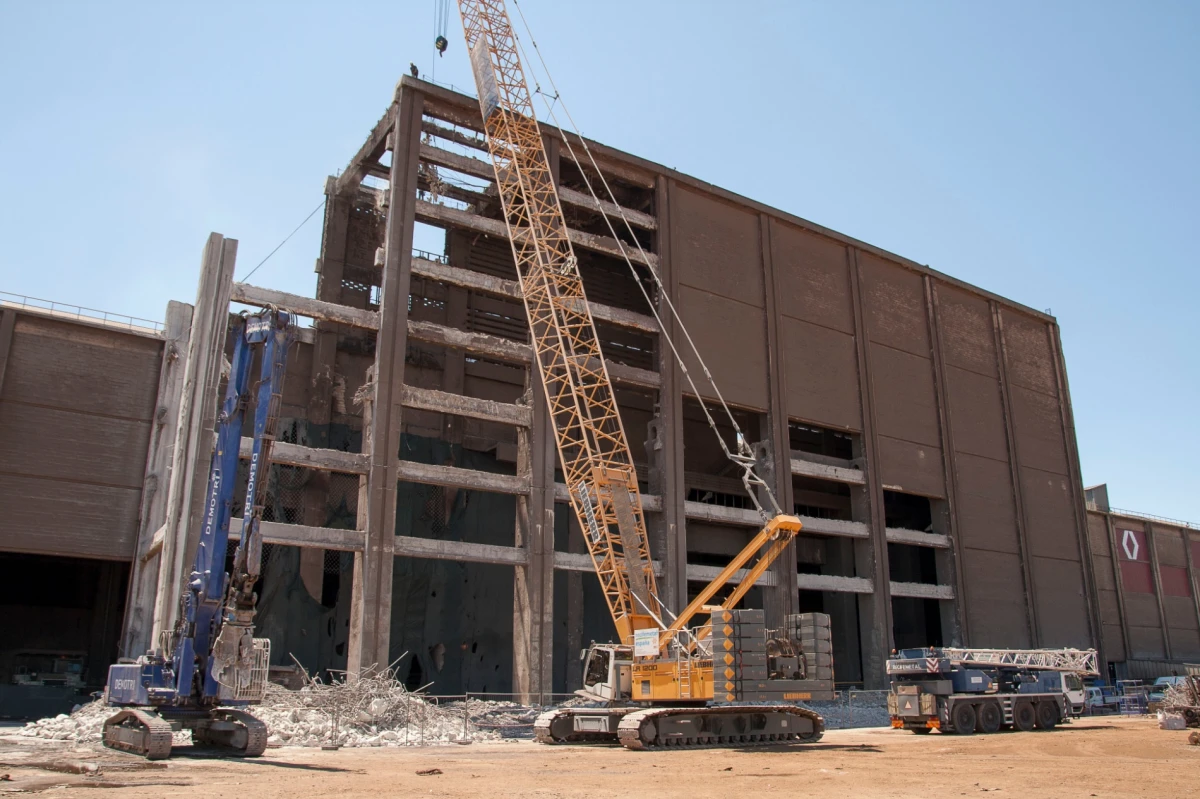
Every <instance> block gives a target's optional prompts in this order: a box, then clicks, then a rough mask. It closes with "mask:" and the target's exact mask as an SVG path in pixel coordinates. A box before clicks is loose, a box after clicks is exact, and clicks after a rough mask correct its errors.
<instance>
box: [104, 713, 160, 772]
mask: <svg viewBox="0 0 1200 799" xmlns="http://www.w3.org/2000/svg"><path fill="white" fill-rule="evenodd" d="M104 745H105V746H107V747H108V748H109V749H117V750H120V751H122V752H130V753H131V754H135V755H141V756H142V757H144V758H146V759H147V760H163V759H165V758H168V757H170V756H171V725H170V724H169V723H167V722H166V721H164V720H163V719H162V718H160V717H159V716H157V715H155V714H154V713H150V712H147V711H145V710H137V709H134V708H129V709H126V710H122V711H121V712H119V713H117V714H115V715H113V716H110V717H109V718H108V720H107V721H105V722H104Z"/></svg>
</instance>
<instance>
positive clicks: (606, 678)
mask: <svg viewBox="0 0 1200 799" xmlns="http://www.w3.org/2000/svg"><path fill="white" fill-rule="evenodd" d="M632 668H633V649H632V648H630V647H628V646H620V645H619V644H592V645H591V646H590V647H589V648H588V649H586V650H584V658H583V690H581V691H578V692H577V693H579V694H580V695H581V696H585V697H587V698H589V699H600V700H604V701H614V700H620V699H628V698H629V694H630V691H631V690H632V689H633V677H632Z"/></svg>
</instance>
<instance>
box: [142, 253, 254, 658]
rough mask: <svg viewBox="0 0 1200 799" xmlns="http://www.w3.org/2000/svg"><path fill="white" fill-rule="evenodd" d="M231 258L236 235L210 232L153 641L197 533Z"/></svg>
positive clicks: (178, 425) (168, 623)
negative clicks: (231, 237)
mask: <svg viewBox="0 0 1200 799" xmlns="http://www.w3.org/2000/svg"><path fill="white" fill-rule="evenodd" d="M236 261H237V241H236V240H235V239H227V238H225V237H224V236H222V235H221V234H220V233H211V234H209V237H208V242H207V244H205V246H204V259H203V262H202V265H201V269H200V281H199V285H198V286H197V289H196V305H195V309H194V310H193V312H192V328H191V336H190V337H189V339H188V346H187V360H186V361H185V364H184V372H183V386H182V388H181V389H180V396H181V399H180V402H179V414H178V416H177V417H176V418H175V420H174V424H175V433H174V440H175V450H174V452H173V453H172V457H171V465H170V467H169V474H170V486H169V487H168V489H167V509H166V516H165V522H164V524H165V527H164V530H163V542H162V553H161V556H160V560H159V563H160V567H159V571H158V586H157V591H156V596H155V601H154V624H153V628H152V630H153V631H152V633H151V637H150V641H151V645H152V646H153V645H156V644H157V643H158V641H159V640H160V635H161V633H162V632H163V631H164V630H170V629H171V628H172V627H174V626H175V617H176V614H177V612H178V608H179V592H180V589H181V588H182V585H183V579H184V576H185V570H186V567H185V565H184V564H185V563H187V558H188V555H189V554H190V551H191V550H193V549H194V543H193V542H194V540H195V538H196V536H197V535H198V533H199V531H198V530H197V529H196V528H197V525H198V521H199V518H200V511H201V506H202V504H203V500H204V492H205V487H206V484H207V482H208V472H209V467H210V465H211V461H212V448H213V433H214V431H215V429H216V420H217V389H218V387H219V386H220V378H221V359H222V357H223V356H224V350H225V335H226V333H227V332H228V329H229V296H230V294H231V292H232V289H233V270H234V267H235V264H236ZM193 531H194V532H195V533H196V535H193Z"/></svg>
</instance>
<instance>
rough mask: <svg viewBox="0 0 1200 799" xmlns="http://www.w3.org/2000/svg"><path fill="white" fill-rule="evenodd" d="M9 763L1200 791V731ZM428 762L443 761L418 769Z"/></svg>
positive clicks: (526, 787)
mask: <svg viewBox="0 0 1200 799" xmlns="http://www.w3.org/2000/svg"><path fill="white" fill-rule="evenodd" d="M0 762H2V763H3V765H0V775H3V774H5V773H7V774H9V775H10V776H11V779H10V780H7V781H0V795H3V794H4V793H5V792H8V791H35V792H38V793H40V794H42V795H45V796H57V795H75V796H78V795H79V791H80V788H81V787H83V785H84V784H87V785H88V787H101V786H102V785H103V786H104V787H107V788H108V789H109V790H106V791H104V792H103V793H104V796H106V797H113V796H121V797H154V798H155V799H158V798H159V797H172V796H181V797H229V799H235V798H236V799H243V798H245V797H253V798H254V799H297V798H298V797H309V796H320V797H333V798H334V799H353V798H354V797H408V796H437V797H481V798H483V797H486V798H487V799H496V798H497V797H545V798H546V799H550V798H551V797H606V799H607V798H608V797H647V796H653V797H662V798H663V799H668V798H670V799H676V798H679V799H683V798H685V797H686V798H687V799H694V798H695V797H710V796H712V797H718V796H719V797H733V798H734V799H739V798H740V797H770V796H788V797H795V796H812V797H837V799H858V798H859V797H896V798H897V799H906V798H907V797H914V798H915V797H920V799H929V797H931V796H932V797H956V796H971V797H974V796H982V795H984V794H987V795H991V794H996V795H998V796H1000V797H1003V796H1009V797H1014V798H1015V797H1033V796H1038V797H1055V798H1057V797H1068V798H1073V797H1156V799H1173V798H1174V797H1189V796H1198V797H1200V746H1190V745H1188V743H1187V733H1183V732H1167V731H1163V730H1159V729H1158V728H1157V725H1156V724H1155V723H1154V722H1153V721H1150V720H1148V719H1121V718H1115V719H1087V720H1082V721H1077V722H1075V723H1074V724H1071V725H1068V726H1065V727H1060V728H1059V729H1057V730H1055V731H1053V732H1049V733H1041V732H1034V733H1000V734H996V735H987V736H979V735H976V736H971V737H958V736H951V735H940V734H936V733H935V734H933V735H928V736H921V737H918V736H916V735H913V734H911V733H905V732H900V731H893V730H886V729H870V730H844V731H834V732H830V733H828V734H827V735H826V736H825V738H824V739H823V740H822V741H821V742H820V743H819V744H816V745H812V746H788V747H774V748H763V749H757V748H756V749H740V750H738V749H732V750H681V751H667V752H643V753H638V752H629V751H626V750H624V749H621V748H607V747H605V748H601V747H550V746H540V745H537V744H533V743H530V742H525V741H522V742H515V743H494V744H472V745H470V746H439V747H425V748H411V749H343V750H340V751H336V752H326V751H321V750H313V749H296V748H285V749H271V750H268V751H267V754H266V755H265V756H264V757H262V758H260V759H258V760H246V761H238V760H223V759H213V758H209V757H203V756H201V754H200V753H199V752H197V751H193V750H191V749H190V748H182V749H177V750H176V754H175V755H174V756H173V757H172V759H171V760H170V761H168V762H167V763H166V764H145V763H143V762H141V761H138V760H137V759H135V758H132V757H127V756H124V755H120V754H117V753H113V752H108V751H105V750H102V749H99V748H89V749H75V750H70V749H61V748H58V749H56V748H53V747H52V745H47V744H40V745H21V746H0ZM34 764H37V765H34ZM31 766H34V767H31ZM93 766H95V767H98V768H99V772H98V773H96V772H94V771H93V770H92V767H93ZM52 768H58V769H65V771H63V770H59V771H54V770H52ZM427 769H440V770H441V772H442V773H440V774H434V775H429V776H421V775H418V774H417V772H418V771H422V770H427ZM72 770H76V771H84V772H90V773H85V774H78V773H70V772H71V771H72ZM86 793H88V794H89V795H91V792H90V791H86Z"/></svg>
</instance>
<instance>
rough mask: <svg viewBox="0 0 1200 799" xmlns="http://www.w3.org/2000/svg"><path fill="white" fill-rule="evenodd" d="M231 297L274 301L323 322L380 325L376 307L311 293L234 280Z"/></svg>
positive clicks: (250, 302) (255, 302) (367, 326)
mask: <svg viewBox="0 0 1200 799" xmlns="http://www.w3.org/2000/svg"><path fill="white" fill-rule="evenodd" d="M230 299H231V300H233V301H234V302H244V303H246V304H248V305H262V306H266V305H273V306H275V307H276V308H279V309H280V310H283V311H289V312H291V313H294V314H299V315H300V316H308V317H311V318H313V319H320V320H322V321H325V322H337V323H339V324H343V325H350V326H351V327H361V328H364V329H366V330H378V329H379V314H378V313H377V312H375V311H367V310H363V309H362V308H351V307H349V306H347V305H338V304H337V303H333V302H322V301H321V300H314V299H312V298H310V297H301V296H299V295H297V294H288V293H287V292H286V291H276V290H275V289H267V288H262V287H261V286H251V285H250V284H248V283H234V284H233V291H232V293H231V295H230Z"/></svg>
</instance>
